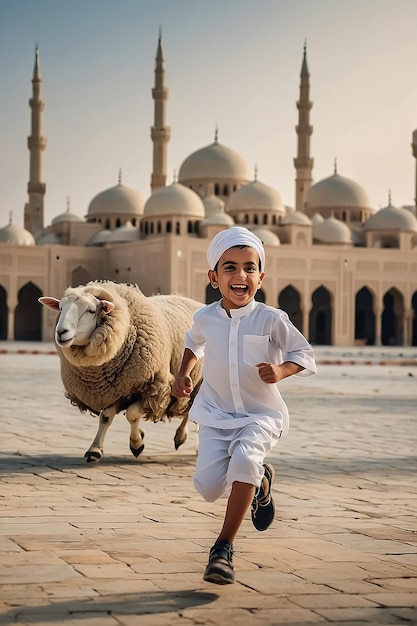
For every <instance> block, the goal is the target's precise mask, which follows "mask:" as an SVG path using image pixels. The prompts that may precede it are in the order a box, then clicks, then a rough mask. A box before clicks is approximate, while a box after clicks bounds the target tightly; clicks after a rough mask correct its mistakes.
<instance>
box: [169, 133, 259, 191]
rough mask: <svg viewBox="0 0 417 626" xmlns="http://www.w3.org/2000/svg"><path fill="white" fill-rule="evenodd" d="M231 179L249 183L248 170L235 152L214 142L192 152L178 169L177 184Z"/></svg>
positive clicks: (249, 175)
mask: <svg viewBox="0 0 417 626" xmlns="http://www.w3.org/2000/svg"><path fill="white" fill-rule="evenodd" d="M208 178H209V179H213V180H224V179H228V180H229V179H232V180H239V181H249V180H250V179H251V174H250V168H249V165H248V163H247V162H246V161H245V159H244V158H243V157H242V156H240V154H238V153H237V152H235V151H234V150H232V149H231V148H228V147H227V146H224V145H223V144H221V143H218V142H217V141H215V142H214V143H212V144H210V145H209V146H206V147H205V148H201V149H200V150H197V151H196V152H193V153H192V154H191V155H190V156H189V157H188V158H186V159H185V161H184V162H183V164H182V165H181V167H180V171H179V176H178V180H179V182H183V181H184V182H187V183H188V182H189V181H193V180H204V179H208Z"/></svg>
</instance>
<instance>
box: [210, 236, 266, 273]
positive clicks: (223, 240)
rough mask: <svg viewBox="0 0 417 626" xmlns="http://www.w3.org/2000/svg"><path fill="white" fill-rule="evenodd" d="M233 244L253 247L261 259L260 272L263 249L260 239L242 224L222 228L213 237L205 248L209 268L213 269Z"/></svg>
mask: <svg viewBox="0 0 417 626" xmlns="http://www.w3.org/2000/svg"><path fill="white" fill-rule="evenodd" d="M233 246H248V247H249V248H253V249H254V250H255V252H257V253H258V256H259V259H260V261H261V272H263V271H264V268H265V250H264V247H263V245H262V241H261V240H260V239H259V237H257V236H256V235H254V234H253V233H252V232H251V231H250V230H248V229H247V228H244V227H243V226H232V228H229V229H228V230H222V231H221V232H220V233H217V235H215V236H214V237H213V239H212V240H211V242H210V245H209V247H208V250H207V261H208V264H209V267H210V269H211V270H214V268H215V267H216V264H217V263H218V261H219V259H220V257H221V256H222V254H223V252H226V250H228V249H229V248H233Z"/></svg>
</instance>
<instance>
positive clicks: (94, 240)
mask: <svg viewBox="0 0 417 626" xmlns="http://www.w3.org/2000/svg"><path fill="white" fill-rule="evenodd" d="M111 234H112V231H111V230H108V229H107V228H104V229H103V230H100V231H99V232H98V233H96V234H95V235H93V236H92V237H90V239H89V240H88V241H87V243H86V244H85V245H86V246H101V245H103V243H106V241H108V240H109V237H110V235H111Z"/></svg>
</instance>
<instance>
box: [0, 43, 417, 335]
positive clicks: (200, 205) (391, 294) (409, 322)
mask: <svg viewBox="0 0 417 626" xmlns="http://www.w3.org/2000/svg"><path fill="white" fill-rule="evenodd" d="M32 85H33V94H32V98H31V100H30V107H31V112H32V123H31V136H30V137H29V139H28V147H29V152H30V179H29V183H28V202H27V204H26V206H25V209H24V224H25V228H21V227H18V226H16V225H14V224H13V222H12V219H11V218H10V223H9V224H8V225H6V226H5V227H4V228H1V229H0V339H2V340H6V339H7V340H45V341H49V340H52V339H53V331H54V323H55V318H54V315H53V314H52V313H50V312H48V311H47V310H46V309H45V308H43V307H41V306H40V305H39V304H38V302H37V299H38V297H39V296H41V295H51V296H55V297H60V296H61V295H62V293H63V291H64V290H65V288H66V287H68V286H69V285H72V286H76V285H80V284H84V283H86V282H88V281H89V280H94V279H109V280H114V281H118V282H129V283H137V284H138V285H139V286H140V288H141V289H142V291H143V292H144V293H145V294H146V295H150V294H157V293H170V292H177V293H182V294H184V295H186V296H189V297H191V298H194V299H196V300H199V301H201V302H206V303H208V302H212V301H213V300H215V299H217V298H218V297H219V295H218V292H214V291H213V290H212V288H211V287H210V285H209V282H208V279H207V262H206V250H207V246H208V244H209V241H210V239H211V238H212V237H213V236H214V235H215V234H216V233H217V232H218V231H220V230H222V229H225V228H229V227H230V226H232V225H233V224H242V225H245V226H247V227H248V228H250V229H251V230H252V231H254V232H255V233H256V234H257V235H258V236H259V237H260V239H262V241H263V242H264V245H265V248H266V254H267V266H266V271H267V275H266V278H265V280H264V282H263V286H262V291H260V292H258V297H259V298H260V299H262V300H263V301H264V302H266V303H267V304H269V305H271V306H274V307H280V308H282V309H284V310H285V311H287V312H288V314H289V316H290V317H291V319H292V320H293V322H294V323H295V325H296V326H297V327H298V328H300V330H302V332H303V333H304V334H305V335H306V336H307V337H308V339H309V340H310V341H311V342H312V343H313V344H328V345H330V344H332V345H338V346H343V345H346V346H349V345H354V344H359V345H380V344H382V345H405V346H407V345H417V321H416V320H417V284H416V276H417V219H416V208H415V206H411V207H395V206H393V205H392V204H391V199H389V201H388V205H387V206H386V207H385V208H383V209H380V210H378V211H376V210H375V208H374V207H371V206H370V204H369V200H368V197H367V194H366V192H365V190H364V189H363V188H362V187H361V186H360V185H359V184H358V183H357V182H355V181H353V180H350V179H348V178H346V177H344V176H342V175H341V174H339V173H338V171H337V168H336V165H335V168H334V172H333V174H331V175H330V176H329V177H328V178H325V179H324V180H320V181H318V182H316V183H313V178H312V171H313V158H312V157H311V149H310V138H311V135H312V132H313V127H312V126H311V125H310V111H311V108H312V102H311V101H310V99H309V91H310V76H309V71H308V67H307V54H306V49H304V54H303V60H302V67H301V82H300V94H299V100H298V102H297V108H298V124H297V126H296V133H297V139H298V151H297V156H296V157H295V158H294V167H295V208H291V207H288V206H285V205H284V204H283V201H282V199H281V197H280V195H279V193H278V191H277V190H275V189H273V188H272V187H271V186H269V185H266V184H264V183H262V182H261V181H259V180H258V179H257V174H256V173H255V175H252V173H251V171H250V168H249V165H248V163H247V161H246V160H245V159H244V158H243V157H242V156H241V155H239V154H238V153H236V152H235V151H234V150H232V149H231V148H229V147H227V146H225V145H223V144H221V143H220V142H219V140H218V136H217V132H216V135H215V138H214V142H213V143H212V144H210V145H208V146H206V147H203V148H200V149H198V150H196V151H195V152H194V153H193V154H191V155H190V156H188V157H186V158H185V160H184V162H183V163H182V165H181V168H180V170H179V175H178V180H177V181H174V182H173V183H172V184H170V185H167V172H166V168H167V147H168V142H169V138H170V128H169V127H168V126H167V124H166V119H167V105H168V90H167V88H166V86H165V67H164V55H163V49H162V41H161V37H159V41H158V47H157V55H156V66H155V86H154V88H153V89H152V97H153V99H154V124H153V126H152V129H151V141H152V144H153V165H152V168H153V169H152V172H151V176H150V186H151V195H150V196H149V197H148V198H147V199H146V200H145V199H144V198H143V197H142V195H141V194H140V193H139V192H138V191H135V190H134V189H131V188H129V187H126V186H125V185H124V184H123V183H122V176H121V173H119V179H118V182H117V184H116V185H115V186H112V187H110V188H109V189H106V190H104V191H102V192H101V193H98V194H97V195H96V196H95V197H94V198H93V199H92V200H91V202H90V205H89V207H88V210H87V214H86V216H85V217H80V216H78V215H75V214H74V213H72V212H71V208H70V206H69V204H68V206H67V210H66V211H65V212H64V213H62V214H61V215H57V216H56V217H55V218H54V219H53V220H52V223H51V224H50V225H49V226H47V227H45V226H44V196H45V193H46V183H45V177H44V171H43V152H44V150H45V148H46V139H45V138H44V137H43V136H42V121H43V120H42V117H43V110H44V103H43V101H42V77H41V71H40V61H39V52H38V50H36V54H35V67H34V73H33V80H32ZM412 146H413V155H414V157H415V158H416V159H417V131H415V132H414V133H413V142H412ZM416 184H417V182H416ZM416 196H417V192H416Z"/></svg>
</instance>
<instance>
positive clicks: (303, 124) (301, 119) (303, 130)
mask: <svg viewBox="0 0 417 626" xmlns="http://www.w3.org/2000/svg"><path fill="white" fill-rule="evenodd" d="M300 77H301V80H300V99H299V100H298V102H297V109H298V125H297V126H296V127H295V130H296V132H297V135H298V142H297V143H298V151H297V157H296V158H295V159H294V167H295V170H296V177H295V208H296V210H297V211H304V199H305V194H306V192H307V190H308V189H309V188H310V187H311V183H312V175H311V173H312V170H313V163H314V159H312V158H310V137H311V135H312V134H313V127H312V126H310V109H311V107H312V106H313V103H312V102H311V101H310V100H309V96H310V74H309V73H308V67H307V46H306V44H304V53H303V63H302V66H301V74H300Z"/></svg>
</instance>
